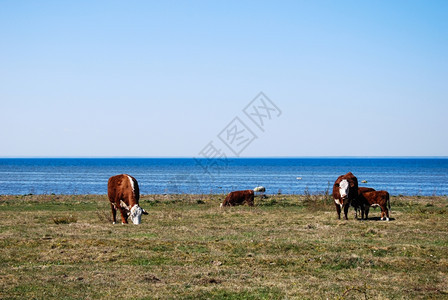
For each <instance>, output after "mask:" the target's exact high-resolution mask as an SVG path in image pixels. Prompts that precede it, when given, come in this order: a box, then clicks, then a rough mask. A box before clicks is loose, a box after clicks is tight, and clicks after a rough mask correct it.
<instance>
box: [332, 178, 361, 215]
mask: <svg viewBox="0 0 448 300" xmlns="http://www.w3.org/2000/svg"><path fill="white" fill-rule="evenodd" d="M357 196H358V179H357V178H356V176H355V175H353V174H352V172H348V173H347V174H345V175H341V176H339V177H338V179H336V181H335V182H334V185H333V199H334V204H335V205H336V212H337V213H338V218H339V219H341V210H344V217H345V219H346V220H348V218H347V213H348V209H349V208H350V203H351V201H352V200H354V199H356V197H357Z"/></svg>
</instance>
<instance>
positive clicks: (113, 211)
mask: <svg viewBox="0 0 448 300" xmlns="http://www.w3.org/2000/svg"><path fill="white" fill-rule="evenodd" d="M110 208H111V210H112V220H113V222H112V224H115V223H116V222H117V209H116V208H115V204H113V203H112V202H111V203H110Z"/></svg>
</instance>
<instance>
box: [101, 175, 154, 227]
mask: <svg viewBox="0 0 448 300" xmlns="http://www.w3.org/2000/svg"><path fill="white" fill-rule="evenodd" d="M107 195H108V196H109V201H110V207H111V209H112V217H113V224H115V223H116V222H117V209H119V210H120V213H121V223H122V224H127V223H128V217H129V216H130V217H131V220H132V223H134V224H136V225H137V224H140V223H141V218H142V214H144V215H147V214H148V213H147V212H146V211H145V210H144V209H143V208H141V207H140V206H139V205H138V200H139V199H140V190H139V188H138V182H137V180H136V179H135V178H134V177H132V176H129V175H127V174H121V175H115V176H112V177H111V178H109V182H108V183H107Z"/></svg>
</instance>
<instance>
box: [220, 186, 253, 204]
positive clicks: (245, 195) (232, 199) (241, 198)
mask: <svg viewBox="0 0 448 300" xmlns="http://www.w3.org/2000/svg"><path fill="white" fill-rule="evenodd" d="M244 203H247V205H249V206H254V191H253V190H245V191H235V192H230V193H229V194H228V195H227V197H226V198H225V199H224V201H223V202H222V203H221V207H223V206H235V205H241V204H244Z"/></svg>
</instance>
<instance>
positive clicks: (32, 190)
mask: <svg viewBox="0 0 448 300" xmlns="http://www.w3.org/2000/svg"><path fill="white" fill-rule="evenodd" d="M349 171H351V172H352V173H354V174H355V175H356V176H357V177H358V181H359V183H360V186H369V187H373V188H375V189H382V190H387V191H389V192H390V193H391V194H392V195H398V194H403V195H447V194H448V159H447V158H235V159H230V158H229V159H221V160H208V159H198V160H197V159H194V158H2V159H0V194H3V195H5V194H8V195H9V194H11V195H21V194H51V193H55V194H106V193H107V180H108V178H109V177H110V176H112V175H116V174H121V173H127V174H130V175H132V176H134V177H135V178H136V179H137V180H138V182H139V185H140V191H141V193H142V194H163V193H227V192H229V191H231V190H241V189H253V188H254V187H256V186H259V185H262V186H265V187H266V189H267V193H269V194H276V193H278V192H281V193H283V194H303V193H304V191H305V190H307V191H309V192H310V193H320V192H324V191H325V190H326V189H327V188H330V192H331V186H332V184H333V182H334V181H335V180H336V178H337V177H338V176H339V175H341V174H345V173H347V172H349ZM298 178H300V179H298ZM362 180H367V183H365V184H363V183H361V181H362Z"/></svg>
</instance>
